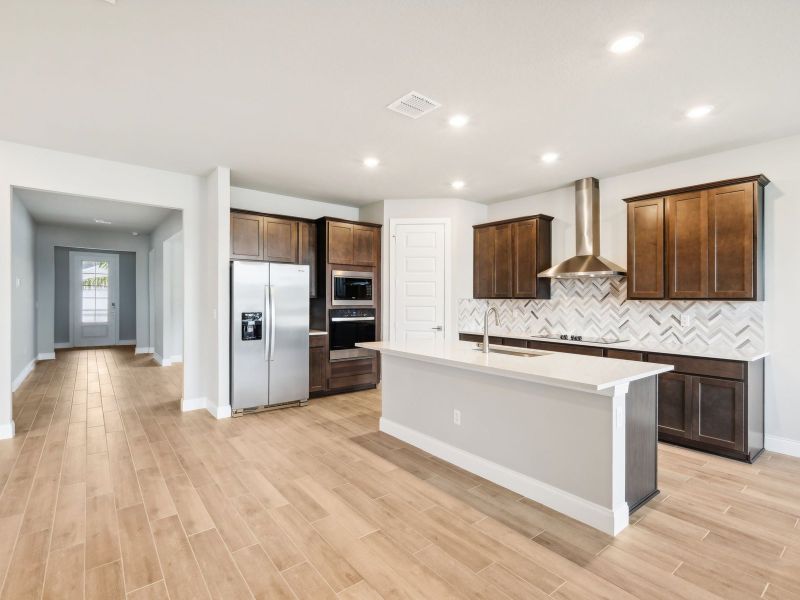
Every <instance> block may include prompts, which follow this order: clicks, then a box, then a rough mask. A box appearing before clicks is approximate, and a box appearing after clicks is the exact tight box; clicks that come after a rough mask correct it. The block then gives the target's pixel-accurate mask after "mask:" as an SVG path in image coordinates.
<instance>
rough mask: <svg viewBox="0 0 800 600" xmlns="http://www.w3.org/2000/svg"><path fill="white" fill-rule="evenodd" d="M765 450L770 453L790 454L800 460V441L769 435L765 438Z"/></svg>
mask: <svg viewBox="0 0 800 600" xmlns="http://www.w3.org/2000/svg"><path fill="white" fill-rule="evenodd" d="M764 448H765V449H766V450H769V451H770V452H778V453H780V454H788V455H789V456H796V457H798V458H800V441H797V440H792V439H789V438H784V437H778V436H777V435H768V436H765V437H764Z"/></svg>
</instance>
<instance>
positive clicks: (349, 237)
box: [327, 221, 353, 265]
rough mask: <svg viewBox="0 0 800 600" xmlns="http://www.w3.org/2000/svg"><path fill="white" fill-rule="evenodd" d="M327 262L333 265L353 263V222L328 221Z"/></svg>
mask: <svg viewBox="0 0 800 600" xmlns="http://www.w3.org/2000/svg"><path fill="white" fill-rule="evenodd" d="M327 227H328V238H327V240H328V262H329V263H330V264H333V265H352V264H353V224H352V223H340V222H339V221H328V223H327Z"/></svg>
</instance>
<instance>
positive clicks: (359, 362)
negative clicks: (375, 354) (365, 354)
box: [331, 358, 375, 378]
mask: <svg viewBox="0 0 800 600" xmlns="http://www.w3.org/2000/svg"><path fill="white" fill-rule="evenodd" d="M374 373H375V360H374V359H372V358H358V359H355V360H334V361H331V378H334V377H351V376H353V375H365V374H374Z"/></svg>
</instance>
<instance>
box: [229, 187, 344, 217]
mask: <svg viewBox="0 0 800 600" xmlns="http://www.w3.org/2000/svg"><path fill="white" fill-rule="evenodd" d="M231 208H238V209H241V210H252V211H255V212H263V213H269V214H273V215H287V216H290V217H299V218H302V219H319V218H320V217H336V218H337V219H347V220H350V221H356V220H358V208H356V207H354V206H345V205H343V204H333V203H330V202H319V201H317V200H307V199H306V198H295V197H294V196H282V195H281V194H272V193H270V192H259V191H256V190H248V189H246V188H238V187H232V188H231Z"/></svg>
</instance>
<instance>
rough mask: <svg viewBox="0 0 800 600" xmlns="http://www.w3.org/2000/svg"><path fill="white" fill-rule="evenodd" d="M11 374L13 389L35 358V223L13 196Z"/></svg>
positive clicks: (19, 382)
mask: <svg viewBox="0 0 800 600" xmlns="http://www.w3.org/2000/svg"><path fill="white" fill-rule="evenodd" d="M11 234H12V236H13V238H12V240H11V247H12V248H13V251H12V252H11V256H12V258H11V262H12V264H11V277H10V285H11V294H12V299H11V313H12V316H11V339H12V340H14V344H13V346H12V349H11V377H12V380H13V381H14V388H17V387H18V386H19V384H21V383H22V380H23V379H24V378H25V375H26V374H27V373H28V372H29V371H30V369H31V368H32V366H33V361H34V360H35V359H36V311H35V308H34V307H35V302H36V296H35V293H36V282H35V279H34V273H35V270H34V263H35V249H36V224H35V223H34V222H33V218H32V217H31V215H30V213H29V212H28V211H27V209H26V208H25V206H24V205H23V204H22V202H21V201H20V200H19V198H16V197H14V199H13V204H12V207H11Z"/></svg>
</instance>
